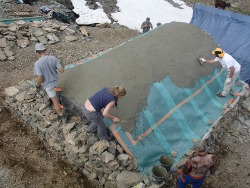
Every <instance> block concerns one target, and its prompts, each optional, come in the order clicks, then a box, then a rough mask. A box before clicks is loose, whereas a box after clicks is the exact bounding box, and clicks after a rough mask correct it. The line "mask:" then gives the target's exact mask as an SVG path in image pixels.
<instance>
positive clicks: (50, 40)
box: [47, 34, 60, 43]
mask: <svg viewBox="0 0 250 188" xmlns="http://www.w3.org/2000/svg"><path fill="white" fill-rule="evenodd" d="M47 38H48V39H49V42H53V43H56V42H59V41H60V40H59V38H58V37H57V36H56V35H54V34H47Z"/></svg>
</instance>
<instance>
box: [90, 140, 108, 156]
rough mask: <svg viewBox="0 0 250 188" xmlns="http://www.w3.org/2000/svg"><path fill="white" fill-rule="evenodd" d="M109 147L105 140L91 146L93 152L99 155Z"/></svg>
mask: <svg viewBox="0 0 250 188" xmlns="http://www.w3.org/2000/svg"><path fill="white" fill-rule="evenodd" d="M108 147H109V142H108V141H107V140H101V141H99V142H96V143H95V144H94V145H93V150H94V151H96V152H97V153H98V154H99V155H100V154H101V153H102V152H103V151H104V150H106V149H107V148H108Z"/></svg>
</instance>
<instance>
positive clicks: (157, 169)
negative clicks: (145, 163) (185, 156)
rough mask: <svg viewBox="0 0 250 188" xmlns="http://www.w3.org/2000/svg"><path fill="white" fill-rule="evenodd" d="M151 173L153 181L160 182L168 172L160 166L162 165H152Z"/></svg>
mask: <svg viewBox="0 0 250 188" xmlns="http://www.w3.org/2000/svg"><path fill="white" fill-rule="evenodd" d="M152 174H153V178H152V180H153V182H155V183H158V184H161V183H162V181H163V180H164V179H165V177H166V176H167V174H168V172H167V170H166V169H165V168H164V167H162V166H154V167H153V168H152Z"/></svg>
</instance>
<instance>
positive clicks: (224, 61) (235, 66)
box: [200, 48, 241, 97]
mask: <svg viewBox="0 0 250 188" xmlns="http://www.w3.org/2000/svg"><path fill="white" fill-rule="evenodd" d="M212 54H214V55H215V56H216V58H215V59H211V60H206V59H204V58H200V60H201V61H203V62H204V63H215V62H220V64H221V66H222V67H223V68H224V69H225V70H227V72H228V76H227V78H226V80H225V83H224V89H223V91H222V92H221V93H217V96H219V97H225V96H226V95H227V94H228V92H229V91H230V89H232V90H233V87H234V84H235V82H236V80H237V78H238V77H239V74H240V67H241V66H240V64H239V63H238V62H237V61H236V60H235V59H234V58H233V57H232V56H231V55H229V54H228V53H226V52H224V51H223V50H222V49H221V48H216V49H215V50H214V51H212Z"/></svg>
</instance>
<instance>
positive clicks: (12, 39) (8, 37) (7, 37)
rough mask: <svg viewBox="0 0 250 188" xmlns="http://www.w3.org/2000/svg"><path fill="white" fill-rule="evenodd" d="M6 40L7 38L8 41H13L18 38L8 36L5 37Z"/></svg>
mask: <svg viewBox="0 0 250 188" xmlns="http://www.w3.org/2000/svg"><path fill="white" fill-rule="evenodd" d="M4 38H6V39H7V40H11V41H14V40H16V37H15V36H13V35H6V36H4Z"/></svg>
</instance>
